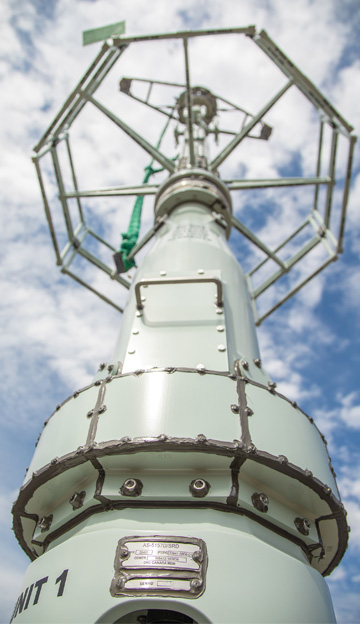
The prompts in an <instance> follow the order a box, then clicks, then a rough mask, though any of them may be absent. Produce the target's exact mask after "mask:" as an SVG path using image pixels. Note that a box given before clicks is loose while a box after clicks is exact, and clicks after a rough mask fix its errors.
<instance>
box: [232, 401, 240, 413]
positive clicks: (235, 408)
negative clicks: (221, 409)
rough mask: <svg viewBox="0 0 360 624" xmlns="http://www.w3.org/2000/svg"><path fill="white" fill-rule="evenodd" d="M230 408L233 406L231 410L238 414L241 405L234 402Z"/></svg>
mask: <svg viewBox="0 0 360 624" xmlns="http://www.w3.org/2000/svg"><path fill="white" fill-rule="evenodd" d="M230 408H231V411H232V412H233V413H234V414H238V413H239V411H240V408H239V406H238V405H236V403H233V404H232V405H231V406H230Z"/></svg>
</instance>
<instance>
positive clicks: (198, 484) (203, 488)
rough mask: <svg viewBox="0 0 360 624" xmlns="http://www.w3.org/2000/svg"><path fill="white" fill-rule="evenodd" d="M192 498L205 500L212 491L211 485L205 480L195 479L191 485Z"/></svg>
mask: <svg viewBox="0 0 360 624" xmlns="http://www.w3.org/2000/svg"><path fill="white" fill-rule="evenodd" d="M189 490H190V494H191V496H194V497H195V498H203V497H204V496H206V494H207V493H208V492H209V490H210V483H208V481H205V479H194V480H193V481H191V483H190V485H189Z"/></svg>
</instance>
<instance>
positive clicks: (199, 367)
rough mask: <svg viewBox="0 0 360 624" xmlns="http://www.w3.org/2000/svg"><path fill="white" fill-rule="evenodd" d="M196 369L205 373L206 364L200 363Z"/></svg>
mask: <svg viewBox="0 0 360 624" xmlns="http://www.w3.org/2000/svg"><path fill="white" fill-rule="evenodd" d="M196 370H197V371H198V372H199V373H205V371H206V366H205V364H198V365H197V367H196Z"/></svg>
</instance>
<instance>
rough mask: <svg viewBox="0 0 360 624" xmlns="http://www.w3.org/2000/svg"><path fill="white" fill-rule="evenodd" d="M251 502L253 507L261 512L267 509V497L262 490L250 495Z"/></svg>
mask: <svg viewBox="0 0 360 624" xmlns="http://www.w3.org/2000/svg"><path fill="white" fill-rule="evenodd" d="M251 501H252V504H253V505H254V507H255V509H257V510H258V511H261V513H266V512H267V511H268V509H269V499H268V497H267V496H266V494H264V493H263V492H261V493H259V492H254V494H253V495H252V497H251Z"/></svg>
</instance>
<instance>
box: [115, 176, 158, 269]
mask: <svg viewBox="0 0 360 624" xmlns="http://www.w3.org/2000/svg"><path fill="white" fill-rule="evenodd" d="M155 171H159V170H156V169H153V168H152V166H151V164H150V165H148V166H147V167H146V168H145V176H144V179H143V184H146V183H147V182H148V181H149V178H150V176H151V175H152V174H153V173H155ZM143 201H144V195H139V196H138V197H137V198H136V200H135V204H134V208H133V211H132V214H131V218H130V223H129V227H128V231H127V232H123V233H122V234H121V237H122V243H121V247H120V253H121V257H122V260H123V263H124V270H125V271H128V270H129V269H131V267H133V266H135V260H134V259H133V258H130V259H128V255H129V253H130V251H131V250H132V249H133V247H135V245H136V243H137V240H138V238H139V232H140V224H141V213H142V206H143Z"/></svg>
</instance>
